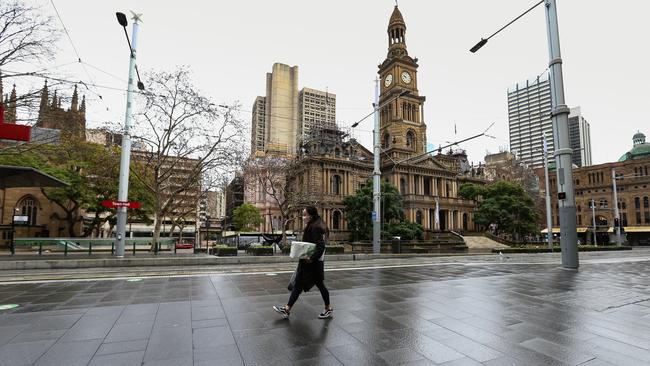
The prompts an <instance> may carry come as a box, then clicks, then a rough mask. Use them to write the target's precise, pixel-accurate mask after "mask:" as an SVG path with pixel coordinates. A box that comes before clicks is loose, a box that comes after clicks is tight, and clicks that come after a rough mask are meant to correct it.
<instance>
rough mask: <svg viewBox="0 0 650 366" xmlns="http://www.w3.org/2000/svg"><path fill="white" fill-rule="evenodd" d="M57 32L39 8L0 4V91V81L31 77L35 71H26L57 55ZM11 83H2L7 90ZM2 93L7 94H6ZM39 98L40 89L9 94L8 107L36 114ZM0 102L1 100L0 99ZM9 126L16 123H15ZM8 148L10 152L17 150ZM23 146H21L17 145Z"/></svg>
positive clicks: (13, 0)
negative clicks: (10, 95) (35, 107)
mask: <svg viewBox="0 0 650 366" xmlns="http://www.w3.org/2000/svg"><path fill="white" fill-rule="evenodd" d="M59 35H60V30H59V28H58V27H57V26H56V22H55V19H54V18H52V17H51V16H44V15H43V14H42V12H41V9H40V8H39V7H35V6H32V5H27V4H26V3H25V2H24V1H21V0H7V1H1V2H0V70H2V71H4V72H3V73H0V89H2V85H3V81H4V80H6V79H7V78H13V79H14V80H15V78H17V77H21V76H25V75H31V74H33V73H34V71H35V70H30V71H26V70H28V69H30V68H32V65H38V66H36V68H37V69H43V67H42V66H40V65H39V64H42V63H43V62H45V61H48V60H51V59H52V58H53V57H54V54H55V51H56V42H57V40H58V38H59ZM11 84H15V81H14V82H13V83H4V85H5V86H6V87H8V86H10V85H11ZM5 92H7V91H6V90H5ZM39 96H40V89H37V90H31V91H29V92H25V93H21V94H20V95H15V94H12V98H11V99H12V100H11V101H7V100H5V103H9V102H11V105H10V107H11V108H12V109H13V111H14V112H15V111H16V109H18V110H27V111H28V112H33V111H35V109H34V108H32V106H33V105H34V103H35V102H36V101H38V97H39ZM0 99H2V96H0ZM12 122H16V121H15V120H14V121H12ZM15 145H16V144H15ZM15 145H10V147H11V148H16V146H15ZM17 145H21V146H22V145H24V144H17ZM6 150H12V149H10V148H7V147H3V148H2V149H0V153H3V152H5V151H6Z"/></svg>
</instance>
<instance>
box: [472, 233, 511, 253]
mask: <svg viewBox="0 0 650 366" xmlns="http://www.w3.org/2000/svg"><path fill="white" fill-rule="evenodd" d="M463 239H464V240H465V244H466V245H467V247H468V248H469V252H470V253H492V249H502V248H509V247H508V246H507V245H504V244H501V243H498V242H496V241H494V240H492V239H490V238H488V237H485V236H483V235H480V236H469V235H468V236H463Z"/></svg>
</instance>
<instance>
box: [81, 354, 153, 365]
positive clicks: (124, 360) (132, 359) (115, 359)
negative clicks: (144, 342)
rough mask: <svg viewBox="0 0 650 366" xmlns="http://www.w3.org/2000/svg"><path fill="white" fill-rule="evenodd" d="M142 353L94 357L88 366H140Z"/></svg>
mask: <svg viewBox="0 0 650 366" xmlns="http://www.w3.org/2000/svg"><path fill="white" fill-rule="evenodd" d="M143 356H144V351H135V352H124V353H117V354H106V355H96V356H95V357H93V358H92V359H91V360H90V363H89V364H88V366H140V365H142V357H143Z"/></svg>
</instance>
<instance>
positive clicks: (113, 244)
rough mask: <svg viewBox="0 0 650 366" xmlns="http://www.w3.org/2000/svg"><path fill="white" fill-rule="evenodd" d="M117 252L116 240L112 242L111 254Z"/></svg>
mask: <svg viewBox="0 0 650 366" xmlns="http://www.w3.org/2000/svg"><path fill="white" fill-rule="evenodd" d="M113 254H115V242H114V241H113V242H111V255H113Z"/></svg>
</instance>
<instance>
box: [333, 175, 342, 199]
mask: <svg viewBox="0 0 650 366" xmlns="http://www.w3.org/2000/svg"><path fill="white" fill-rule="evenodd" d="M331 192H332V194H333V195H337V196H338V195H340V194H341V176H340V175H335V176H333V177H332V190H331Z"/></svg>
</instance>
